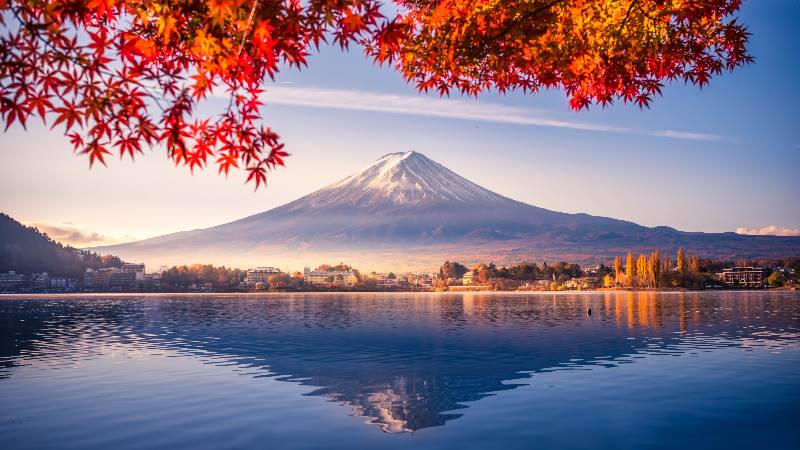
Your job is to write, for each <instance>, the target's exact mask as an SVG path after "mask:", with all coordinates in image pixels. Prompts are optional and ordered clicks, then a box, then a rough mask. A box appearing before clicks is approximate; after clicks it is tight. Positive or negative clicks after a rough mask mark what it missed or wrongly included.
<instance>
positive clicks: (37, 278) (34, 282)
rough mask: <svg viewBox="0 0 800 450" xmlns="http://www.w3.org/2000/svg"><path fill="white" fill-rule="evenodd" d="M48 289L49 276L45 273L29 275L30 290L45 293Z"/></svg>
mask: <svg viewBox="0 0 800 450" xmlns="http://www.w3.org/2000/svg"><path fill="white" fill-rule="evenodd" d="M49 288H50V276H49V275H47V272H42V273H32V274H31V289H33V290H34V291H46V290H48V289H49Z"/></svg>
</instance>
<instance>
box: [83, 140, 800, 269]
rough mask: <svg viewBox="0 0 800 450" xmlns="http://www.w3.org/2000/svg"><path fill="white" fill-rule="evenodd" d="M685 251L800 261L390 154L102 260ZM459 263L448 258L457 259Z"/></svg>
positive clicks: (388, 259) (733, 238)
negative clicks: (305, 190)
mask: <svg viewBox="0 0 800 450" xmlns="http://www.w3.org/2000/svg"><path fill="white" fill-rule="evenodd" d="M678 246H683V247H689V248H691V249H692V250H693V251H694V252H695V253H696V254H699V255H704V256H715V257H730V256H731V255H734V254H735V255H736V256H737V257H777V256H787V255H790V254H797V253H798V252H800V238H773V237H771V236H742V235H736V234H732V233H730V234H725V233H717V234H714V233H708V234H706V233H684V232H680V231H677V230H674V229H672V228H668V227H655V228H648V227H643V226H641V225H637V224H635V223H632V222H628V221H624V220H616V219H610V218H607V217H598V216H590V215H588V214H565V213H561V212H556V211H550V210H547V209H543V208H539V207H536V206H533V205H529V204H527V203H523V202H519V201H516V200H512V199H510V198H508V197H504V196H502V195H500V194H496V193H494V192H492V191H489V190H487V189H484V188H482V187H480V186H478V185H477V184H475V183H473V182H471V181H469V180H467V179H465V178H464V177H461V176H460V175H457V174H456V173H454V172H453V171H451V170H450V169H448V168H446V167H444V166H443V165H441V164H439V163H437V162H434V161H432V160H430V159H429V158H427V157H426V156H425V155H423V154H421V153H417V152H414V151H407V152H403V153H389V154H388V155H385V156H382V157H381V158H378V160H376V161H375V162H373V163H372V164H370V165H368V166H367V167H365V168H363V169H362V170H359V171H358V172H356V173H354V174H353V175H350V176H349V177H347V178H345V179H343V180H341V181H339V182H337V183H333V184H331V185H329V186H326V187H324V188H322V189H320V190H318V191H316V192H313V193H311V194H309V195H306V196H304V197H301V198H299V199H297V200H295V201H293V202H291V203H287V204H285V205H283V206H280V207H277V208H273V209H271V210H269V211H265V212H262V213H259V214H256V215H253V216H250V217H245V218H243V219H239V220H236V221H234V222H230V223H226V224H223V225H219V226H215V227H211V228H206V229H201V230H193V231H185V232H180V233H173V234H169V235H165V236H160V237H156V238H152V239H147V240H144V241H138V242H131V243H128V244H120V245H115V246H110V247H104V248H100V249H97V250H98V251H101V252H103V253H111V254H116V255H119V256H121V257H122V258H123V259H126V260H129V261H144V262H146V263H148V264H156V265H160V264H183V263H193V262H203V263H214V264H227V265H234V266H239V267H241V266H243V265H263V264H265V263H269V264H270V265H278V266H280V267H282V266H283V265H287V264H288V265H290V266H292V267H302V266H304V265H315V264H320V263H322V262H326V261H327V262H336V261H346V262H348V263H351V264H355V265H356V266H367V267H370V268H373V269H405V270H416V269H431V268H432V267H435V266H436V265H437V264H441V262H442V260H443V259H445V258H453V259H455V260H460V261H462V262H469V261H476V260H483V261H489V260H494V261H495V262H502V261H508V262H518V261H521V260H523V259H534V260H539V261H541V260H550V261H552V260H553V259H557V260H570V261H578V262H581V261H590V262H592V263H596V262H597V261H598V260H599V261H605V262H607V261H609V260H610V259H611V258H613V257H614V256H617V255H624V254H625V253H626V252H628V251H648V252H649V251H652V249H654V248H660V249H662V250H665V251H669V250H670V249H672V251H675V250H676V249H677V247H678ZM451 260H452V259H451Z"/></svg>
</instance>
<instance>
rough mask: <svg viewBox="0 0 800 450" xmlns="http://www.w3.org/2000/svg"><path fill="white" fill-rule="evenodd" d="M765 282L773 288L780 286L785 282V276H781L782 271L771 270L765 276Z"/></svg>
mask: <svg viewBox="0 0 800 450" xmlns="http://www.w3.org/2000/svg"><path fill="white" fill-rule="evenodd" d="M767 283H769V285H770V286H771V287H774V288H777V287H781V286H783V285H784V283H786V278H785V277H784V276H783V273H782V272H772V273H771V274H769V277H767Z"/></svg>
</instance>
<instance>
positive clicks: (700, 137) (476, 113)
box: [264, 84, 736, 142]
mask: <svg viewBox="0 0 800 450" xmlns="http://www.w3.org/2000/svg"><path fill="white" fill-rule="evenodd" d="M264 100H265V101H266V102H267V103H268V104H270V103H271V104H280V105H292V106H305V107H310V108H328V109H342V110H354V111H372V112H381V113H393V114H408V115H416V116H427V117H441V118H446V119H461V120H472V121H477V122H494V123H508V124H516V125H527V126H538V127H551V128H569V129H575V130H584V131H595V132H606V133H624V134H635V135H640V136H653V137H661V138H668V139H684V140H693V141H711V142H731V141H735V140H736V139H735V138H731V137H728V136H721V135H716V134H706V133H693V132H686V131H675V130H642V129H636V128H627V127H616V126H610V125H602V124H595V123H588V122H580V121H572V120H561V119H554V118H551V117H548V116H547V115H546V112H545V111H543V110H539V109H531V108H520V107H517V106H511V105H503V104H499V103H492V102H487V101H480V102H479V101H477V100H465V99H453V98H439V97H430V96H423V95H416V96H411V95H395V94H380V93H376V92H367V91H357V90H345V89H323V88H316V87H296V86H287V85H281V84H275V85H272V86H271V87H269V88H268V89H267V92H266V93H265V94H264Z"/></svg>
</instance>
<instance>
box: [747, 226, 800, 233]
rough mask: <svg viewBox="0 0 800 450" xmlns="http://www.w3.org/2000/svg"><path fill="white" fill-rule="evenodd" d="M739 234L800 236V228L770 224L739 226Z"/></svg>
mask: <svg viewBox="0 0 800 450" xmlns="http://www.w3.org/2000/svg"><path fill="white" fill-rule="evenodd" d="M736 232H737V233H739V234H751V235H756V236H800V228H783V227H778V226H775V225H770V226H768V227H764V228H744V227H742V228H737V229H736Z"/></svg>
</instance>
